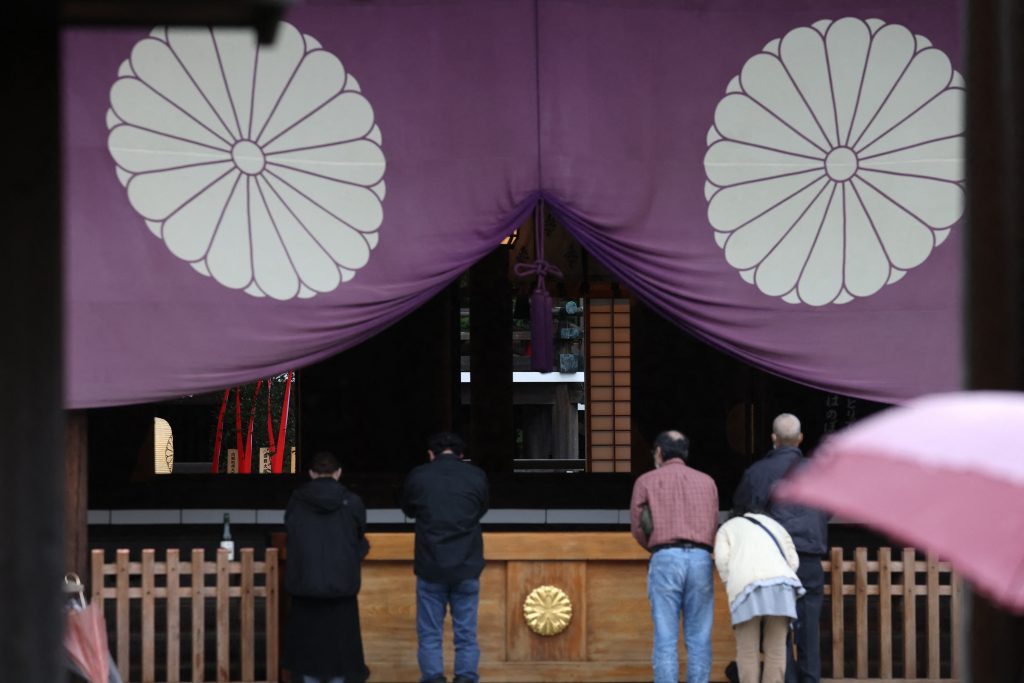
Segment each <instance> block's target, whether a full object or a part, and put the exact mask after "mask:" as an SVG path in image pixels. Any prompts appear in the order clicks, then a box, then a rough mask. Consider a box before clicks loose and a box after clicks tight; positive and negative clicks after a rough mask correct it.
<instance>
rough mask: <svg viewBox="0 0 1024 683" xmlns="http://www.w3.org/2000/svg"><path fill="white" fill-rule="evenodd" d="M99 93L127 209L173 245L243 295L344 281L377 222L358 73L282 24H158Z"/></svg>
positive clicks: (286, 295) (372, 152)
mask: <svg viewBox="0 0 1024 683" xmlns="http://www.w3.org/2000/svg"><path fill="white" fill-rule="evenodd" d="M118 76H119V78H118V80H117V81H116V82H115V83H114V85H113V87H112V88H111V91H110V110H109V111H108V112H107V125H108V128H109V129H110V133H109V138H108V141H107V145H108V148H109V150H110V153H111V155H112V156H113V158H114V161H115V163H116V164H117V177H118V179H119V180H120V181H121V183H122V184H123V185H124V186H125V188H126V189H127V192H128V200H129V201H130V202H131V205H132V207H133V208H134V209H135V211H137V212H138V213H139V215H140V216H142V218H143V219H145V222H146V225H148V226H149V229H150V230H151V231H152V232H153V234H155V235H156V236H157V237H159V238H160V239H162V240H163V241H164V243H165V244H166V245H167V248H168V249H170V251H171V253H172V254H174V255H175V256H177V257H178V258H180V259H183V260H185V261H187V262H189V263H190V264H191V265H192V267H193V268H195V269H196V270H197V271H199V272H200V273H202V274H204V275H208V276H210V277H212V278H213V279H214V280H216V281H217V282H218V283H220V284H221V285H224V286H225V287H229V288H232V289H242V290H245V291H246V292H248V293H249V294H251V295H253V296H269V297H272V298H274V299H281V300H286V299H293V298H296V297H301V298H308V297H312V296H314V295H316V294H317V293H324V292H330V291H333V290H334V289H336V288H337V287H338V286H339V285H340V284H341V283H342V282H343V281H346V280H349V279H351V278H352V277H353V276H354V275H355V274H356V271H358V270H359V269H360V268H362V267H363V266H365V265H366V264H367V262H368V260H369V258H370V252H371V250H372V249H373V248H374V247H375V246H376V245H377V239H378V236H377V230H378V228H380V226H381V222H382V221H383V206H382V201H383V199H384V180H383V177H384V167H385V162H384V153H383V151H382V149H381V132H380V129H379V128H378V127H377V125H376V124H375V123H374V115H373V108H372V107H371V106H370V103H369V102H368V101H367V99H366V98H365V97H364V96H363V95H362V94H361V92H360V87H359V84H358V82H357V81H356V79H355V78H354V77H353V76H352V75H351V74H349V73H347V72H346V70H345V68H344V67H343V66H342V64H341V62H340V61H339V60H338V58H337V57H335V56H334V55H333V54H331V53H330V52H327V51H326V50H324V49H323V48H322V47H321V46H320V44H319V43H318V42H317V41H316V40H315V39H314V38H312V37H310V36H308V35H303V34H302V33H300V32H299V31H298V30H297V29H296V28H295V27H294V26H291V25H290V24H287V23H282V24H281V25H280V27H279V29H278V36H277V40H276V41H275V43H274V44H273V45H257V43H256V40H255V35H254V33H253V32H251V31H247V30H242V29H220V28H218V29H213V30H211V29H205V28H202V29H200V28H163V27H160V28H157V29H154V30H153V32H152V33H151V34H150V36H149V37H148V38H145V39H143V40H141V41H139V42H138V43H136V45H135V46H134V48H133V49H132V53H131V57H130V58H129V59H128V60H126V61H125V62H124V63H123V64H122V65H121V68H120V70H119V72H118Z"/></svg>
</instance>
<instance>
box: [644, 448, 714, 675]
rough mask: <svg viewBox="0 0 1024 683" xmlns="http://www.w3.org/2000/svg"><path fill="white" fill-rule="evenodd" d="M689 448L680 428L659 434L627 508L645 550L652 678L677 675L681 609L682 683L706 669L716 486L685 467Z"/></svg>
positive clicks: (708, 670)
mask: <svg viewBox="0 0 1024 683" xmlns="http://www.w3.org/2000/svg"><path fill="white" fill-rule="evenodd" d="M689 446H690V442H689V440H688V439H687V438H686V437H685V436H683V434H681V433H680V432H677V431H669V432H662V433H661V434H659V435H658V437H657V438H656V439H655V440H654V467H655V469H654V470H653V471H651V472H647V473H646V474H643V475H641V476H640V478H639V479H637V480H636V484H635V485H634V486H633V500H632V502H631V503H630V506H629V512H630V527H631V530H632V532H633V537H634V538H635V539H636V540H637V543H639V544H640V545H642V546H643V547H644V548H645V549H647V550H649V551H650V552H651V564H650V567H649V569H648V572H647V597H648V598H649V599H650V601H651V620H652V621H653V622H654V648H653V652H652V654H651V664H652V666H653V668H654V683H678V681H679V657H678V654H677V652H676V642H677V640H678V638H679V614H680V612H682V615H683V637H684V639H685V642H686V680H687V683H707V681H708V677H709V676H710V675H711V622H712V620H713V617H714V583H713V578H712V560H711V548H712V546H713V545H714V542H715V531H716V530H717V529H718V488H717V487H716V486H715V482H714V480H713V479H712V478H711V477H709V476H708V475H706V474H704V473H702V472H698V471H697V470H695V469H693V468H691V467H688V466H687V464H686V461H687V459H688V457H689ZM644 506H647V508H648V509H649V510H650V518H651V525H652V529H651V531H650V534H649V535H648V533H647V532H646V531H645V529H644V528H643V527H644V525H643V524H642V523H641V510H642V508H643V507H644Z"/></svg>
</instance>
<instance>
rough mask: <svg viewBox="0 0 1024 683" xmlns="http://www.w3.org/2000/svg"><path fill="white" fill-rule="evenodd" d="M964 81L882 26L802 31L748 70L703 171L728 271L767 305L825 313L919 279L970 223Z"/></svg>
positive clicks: (926, 48)
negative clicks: (916, 272)
mask: <svg viewBox="0 0 1024 683" xmlns="http://www.w3.org/2000/svg"><path fill="white" fill-rule="evenodd" d="M963 107H964V81H963V78H962V77H961V76H960V74H959V73H957V72H956V71H954V70H953V69H952V67H951V65H950V62H949V58H948V57H947V56H946V55H945V54H944V53H943V52H942V51H940V50H938V49H936V48H935V47H932V45H931V43H929V42H928V40H927V39H926V38H923V37H921V36H918V35H914V34H913V33H911V32H910V31H909V30H907V29H906V28H905V27H903V26H900V25H897V24H886V23H885V22H883V21H880V20H878V19H869V20H867V21H862V20H860V19H852V18H845V19H840V20H839V21H835V22H832V21H820V22H818V23H816V24H814V25H813V26H811V27H802V28H797V29H794V30H792V31H790V32H789V33H787V34H786V35H785V36H784V37H783V38H781V39H777V40H774V41H772V42H770V43H769V44H768V45H767V46H765V48H764V51H762V52H760V53H758V54H756V55H754V56H753V57H751V58H750V59H749V60H747V62H746V64H745V65H744V66H743V70H742V72H741V73H740V75H739V76H737V77H736V78H734V79H733V80H732V82H731V83H730V84H729V86H728V88H727V89H726V96H725V97H724V98H723V99H722V100H721V101H720V102H719V104H718V108H717V109H716V111H715V125H714V126H713V127H712V128H711V130H710V131H709V133H708V150H707V153H706V155H705V157H704V170H705V172H706V174H707V181H708V182H707V183H706V184H705V193H706V196H707V198H708V202H709V203H708V219H709V221H710V223H711V225H712V227H713V228H714V229H715V238H716V240H717V242H718V245H719V246H720V247H722V249H723V250H724V252H725V258H726V261H727V262H728V263H729V264H730V265H731V266H732V267H734V268H736V269H737V270H738V271H739V272H740V274H741V275H742V276H743V278H744V279H745V280H746V281H748V282H750V283H752V284H754V285H755V286H756V287H757V288H758V289H759V290H760V291H761V292H763V293H764V294H767V295H769V296H775V297H781V298H782V299H783V300H784V301H787V302H789V303H801V302H802V303H805V304H809V305H812V306H823V305H826V304H830V303H845V302H847V301H850V300H852V299H854V298H857V297H867V296H871V295H872V294H874V293H876V292H878V291H879V290H880V289H881V288H882V287H884V286H885V285H887V284H891V283H893V282H896V281H897V280H899V279H900V278H902V277H903V276H904V275H905V274H906V272H907V271H908V270H910V269H912V268H915V267H916V266H919V265H921V264H922V263H923V262H924V261H925V259H927V258H928V256H929V254H931V252H932V250H933V249H934V248H935V247H937V246H938V245H939V244H941V243H942V242H943V240H945V239H946V237H948V236H949V231H950V229H951V227H952V226H953V224H954V223H956V222H957V220H959V219H960V216H961V214H962V213H963V203H964V192H963V180H964V166H963V130H964V123H963Z"/></svg>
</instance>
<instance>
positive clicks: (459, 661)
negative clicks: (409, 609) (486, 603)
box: [416, 577, 480, 683]
mask: <svg viewBox="0 0 1024 683" xmlns="http://www.w3.org/2000/svg"><path fill="white" fill-rule="evenodd" d="M479 603H480V581H479V580H478V579H466V580H464V581H457V582H455V583H450V584H449V583H434V582H433V581H424V580H423V579H421V578H419V577H416V636H417V638H418V640H419V649H418V650H417V652H416V657H417V659H418V660H419V663H420V681H424V682H425V681H431V680H434V679H443V678H444V653H443V652H442V650H441V641H442V636H441V629H442V628H443V626H444V615H445V611H446V609H447V607H448V606H449V605H451V610H452V632H453V635H454V636H455V677H456V678H462V679H465V680H467V681H472V683H476V682H477V681H479V680H480V675H479V674H478V673H477V665H478V664H479V663H480V646H479V645H477V642H476V612H477V606H478V605H479Z"/></svg>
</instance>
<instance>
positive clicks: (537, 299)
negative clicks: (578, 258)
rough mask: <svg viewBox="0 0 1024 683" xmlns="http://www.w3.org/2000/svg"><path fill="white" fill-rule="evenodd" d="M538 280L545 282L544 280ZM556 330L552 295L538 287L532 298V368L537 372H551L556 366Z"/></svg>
mask: <svg viewBox="0 0 1024 683" xmlns="http://www.w3.org/2000/svg"><path fill="white" fill-rule="evenodd" d="M538 280H539V281H540V282H543V280H542V279H539V278H538ZM554 335H555V333H554V330H553V329H552V324H551V295H550V294H548V291H547V290H546V289H541V288H540V287H538V288H537V289H535V290H533V295H532V296H530V344H531V346H532V347H533V355H532V356H531V357H530V367H531V368H533V370H534V371H535V372H551V370H552V368H553V367H554V364H555V342H554Z"/></svg>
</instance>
